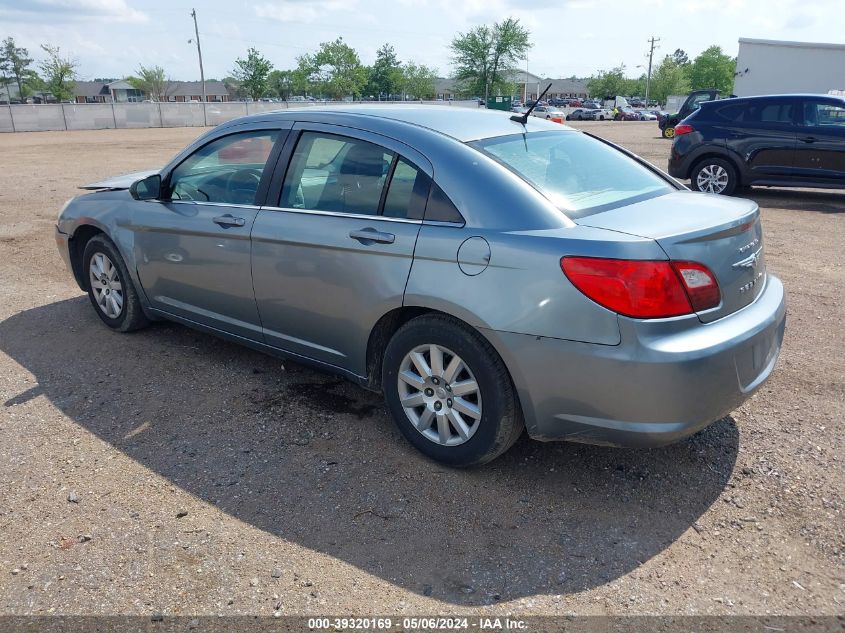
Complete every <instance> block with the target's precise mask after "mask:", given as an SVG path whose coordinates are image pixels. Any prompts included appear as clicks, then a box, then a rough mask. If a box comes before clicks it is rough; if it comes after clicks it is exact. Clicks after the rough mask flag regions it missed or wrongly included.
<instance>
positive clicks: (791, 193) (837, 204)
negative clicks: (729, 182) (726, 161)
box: [738, 187, 845, 213]
mask: <svg viewBox="0 0 845 633" xmlns="http://www.w3.org/2000/svg"><path fill="white" fill-rule="evenodd" d="M738 195H740V196H742V197H743V198H750V199H751V200H754V202H756V203H757V204H758V205H760V206H761V207H765V208H768V209H788V210H790V211H794V210H804V211H817V212H819V213H845V191H806V190H799V189H769V188H762V187H751V188H750V189H745V190H743V191H740V192H739V193H738Z"/></svg>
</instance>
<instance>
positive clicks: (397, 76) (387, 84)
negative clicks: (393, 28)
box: [366, 44, 403, 99]
mask: <svg viewBox="0 0 845 633" xmlns="http://www.w3.org/2000/svg"><path fill="white" fill-rule="evenodd" d="M402 79H403V77H402V65H401V64H400V62H399V59H398V58H397V57H396V51H395V50H394V49H393V46H391V45H390V44H385V45H383V46H382V47H381V48H380V49H378V52H377V53H376V62H375V64H373V65H372V67H371V68H370V69H369V78H368V81H367V88H366V92H367V94H370V95H373V96H377V97H378V98H379V99H381V98H382V96H384V98H386V99H389V98H390V95H394V94H396V93H397V92H399V90H400V87H401V85H402Z"/></svg>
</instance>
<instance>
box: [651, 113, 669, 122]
mask: <svg viewBox="0 0 845 633" xmlns="http://www.w3.org/2000/svg"><path fill="white" fill-rule="evenodd" d="M649 112H651V113H652V114H653V115H654V116H655V117H656V119H657V123H658V125H659V124H660V122H661V121H662V120H663V119H665V118H666V117H667V116H669V113H668V112H666V111H665V110H649Z"/></svg>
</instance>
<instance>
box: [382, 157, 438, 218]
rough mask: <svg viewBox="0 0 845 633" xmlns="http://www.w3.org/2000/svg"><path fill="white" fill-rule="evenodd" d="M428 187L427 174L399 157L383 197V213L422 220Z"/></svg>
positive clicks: (429, 181) (389, 216) (391, 216)
mask: <svg viewBox="0 0 845 633" xmlns="http://www.w3.org/2000/svg"><path fill="white" fill-rule="evenodd" d="M430 187H431V179H430V178H429V177H428V176H426V175H425V174H424V173H423V172H422V171H421V170H420V169H419V168H418V167H417V166H415V165H413V164H411V163H410V162H408V161H406V160H405V159H404V158H399V159H398V160H397V161H396V166H395V167H394V168H393V175H392V176H391V177H390V186H388V188H387V195H386V196H385V198H384V211H383V212H382V213H383V215H384V216H385V217H388V218H405V219H408V220H422V219H423V214H424V213H425V201H426V198H427V197H428V190H429V188H430Z"/></svg>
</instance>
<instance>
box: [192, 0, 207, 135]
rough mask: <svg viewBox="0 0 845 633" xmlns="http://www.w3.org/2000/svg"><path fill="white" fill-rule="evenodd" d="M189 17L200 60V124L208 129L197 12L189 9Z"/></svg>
mask: <svg viewBox="0 0 845 633" xmlns="http://www.w3.org/2000/svg"><path fill="white" fill-rule="evenodd" d="M191 17H192V18H194V33H196V36H197V55H198V56H199V59H200V83H201V84H202V122H203V123H204V124H205V126H206V127H208V115H207V114H206V111H205V104H206V102H207V101H208V97H206V95H205V71H204V70H203V69H202V47H201V46H200V30H199V28H198V27H197V10H196V9H191Z"/></svg>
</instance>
